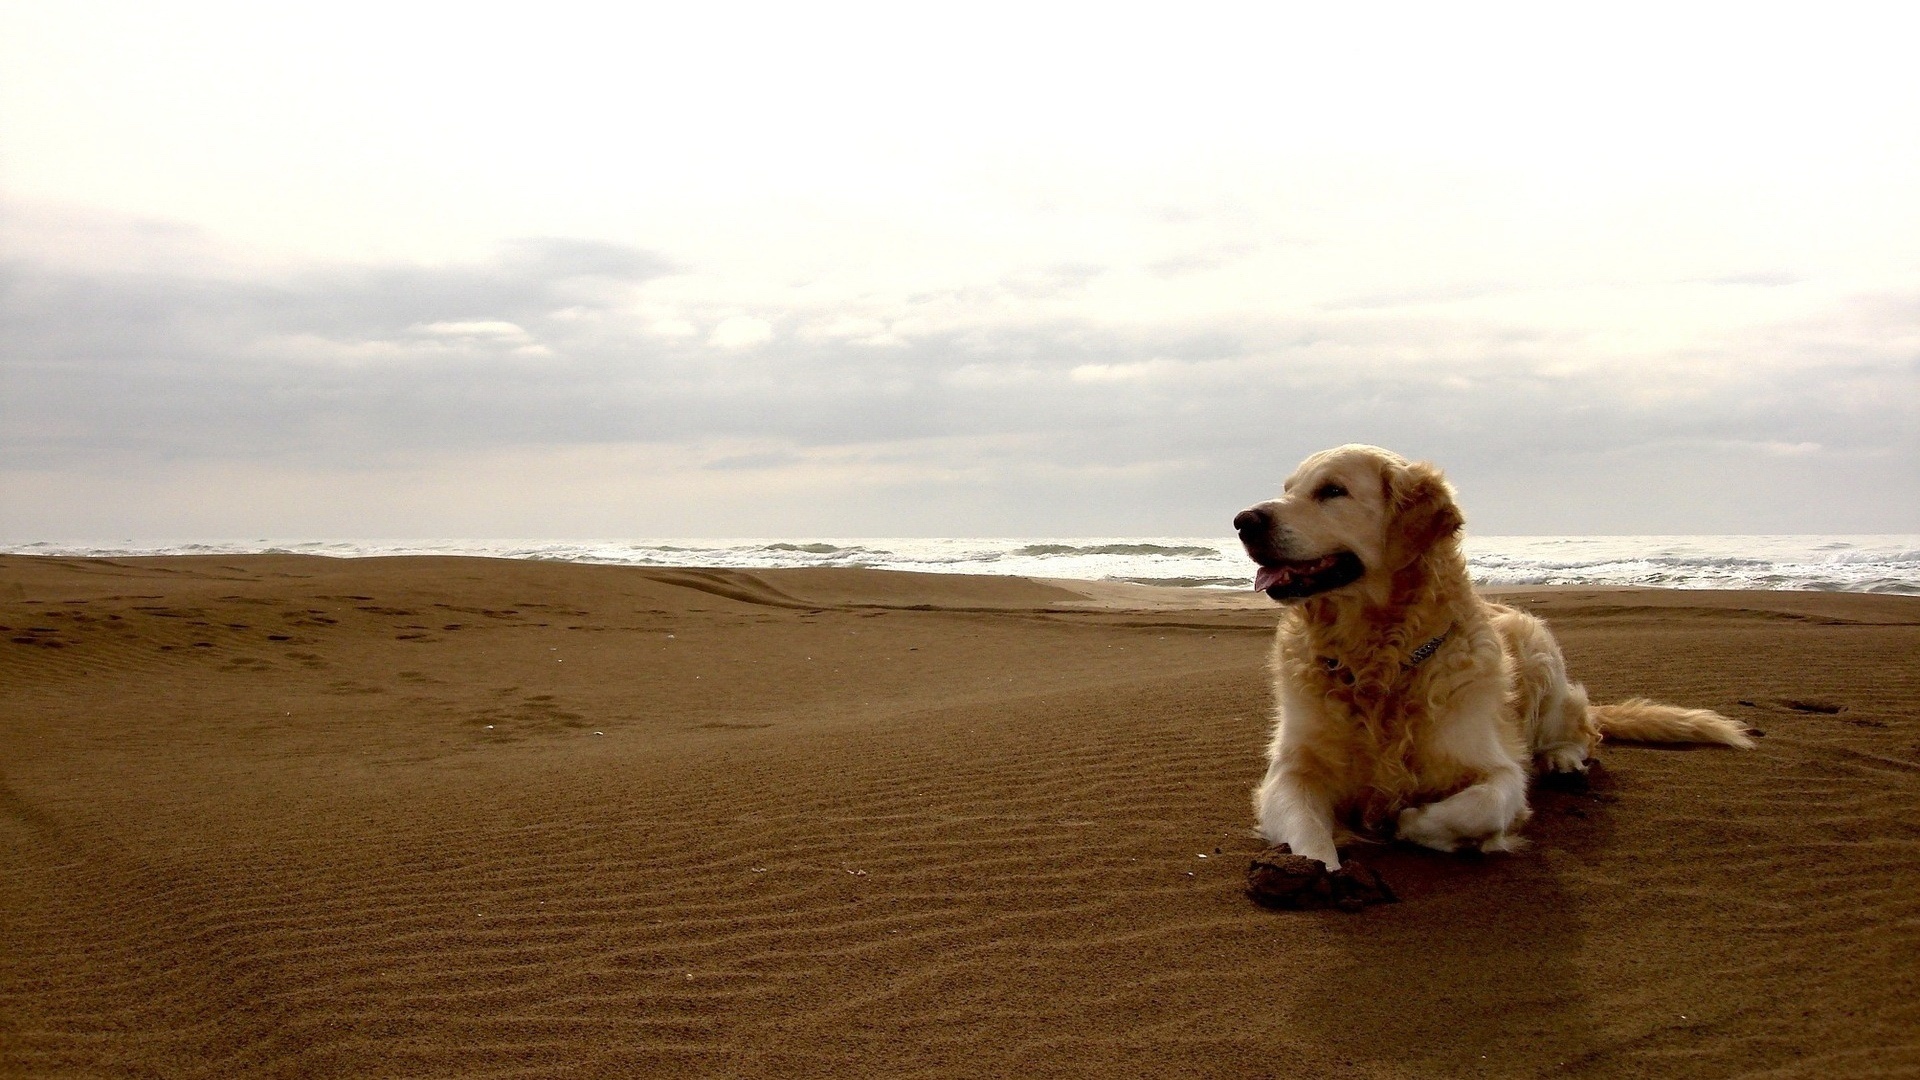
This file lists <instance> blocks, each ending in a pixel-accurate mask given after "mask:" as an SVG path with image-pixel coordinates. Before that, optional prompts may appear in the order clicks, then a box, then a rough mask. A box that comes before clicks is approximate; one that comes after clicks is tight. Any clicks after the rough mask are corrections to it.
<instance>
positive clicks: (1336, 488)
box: [1313, 484, 1347, 502]
mask: <svg viewBox="0 0 1920 1080" xmlns="http://www.w3.org/2000/svg"><path fill="white" fill-rule="evenodd" d="M1313 497H1314V498H1316V499H1318V500H1320V501H1321V502H1326V501H1327V500H1328V499H1344V498H1346V497H1347V489H1346V488H1343V487H1341V486H1340V485H1339V484H1321V485H1320V486H1319V487H1318V488H1317V489H1315V490H1314V493H1313Z"/></svg>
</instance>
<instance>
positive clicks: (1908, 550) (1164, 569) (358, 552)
mask: <svg viewBox="0 0 1920 1080" xmlns="http://www.w3.org/2000/svg"><path fill="white" fill-rule="evenodd" d="M1466 548H1467V557H1468V566H1469V567H1470V569H1471V571H1472V574H1473V578H1474V581H1475V582H1476V583H1478V584H1481V585H1492V586H1499V585H1650V586H1659V587H1662V588H1675V589H1814V590H1824V591H1836V592H1875V593H1902V594H1906V595H1920V536H1899V535H1893V536H1470V537H1468V538H1467V541H1466ZM0 552H5V553H9V554H41V555H86V556H127V555H212V554H220V555H232V554H248V553H265V552H277V553H293V554H307V555H330V556H336V557H340V558H360V557H367V556H378V555H485V556H493V557H498V558H510V559H545V560H551V561H555V562H587V563H610V564H615V565H628V566H698V567H743V568H757V567H801V566H842V567H871V568H876V569H883V570H918V571H926V572H933V573H949V574H1008V575H1025V576H1032V577H1054V578H1081V579H1088V580H1095V581H1099V580H1106V581H1134V582H1142V583H1145V584H1152V585H1191V586H1200V587H1205V588H1221V589H1245V588H1251V587H1252V581H1253V573H1252V569H1251V566H1252V564H1251V563H1249V562H1248V561H1247V557H1246V555H1245V554H1243V553H1242V552H1241V550H1240V545H1239V543H1238V542H1237V541H1235V540H1234V539H1233V538H1232V537H1230V536H1229V537H1149V538H1139V537H1127V538H1112V539H1087V538H1073V539H1055V538H1044V537H1017V538H1000V539H949V540H942V539H924V538H898V537H894V538H865V539H848V538H828V539H818V538H800V539H764V538H760V539H736V540H671V539H667V540H661V539H653V540H404V541H402V540H393V541H389V540H332V541H317V540H316V541H285V540H253V541H194V542H172V543H163V542H152V543H137V542H133V541H119V542H87V543H30V544H11V545H9V544H0Z"/></svg>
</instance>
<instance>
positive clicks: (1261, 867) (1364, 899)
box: [1247, 844, 1400, 912]
mask: <svg viewBox="0 0 1920 1080" xmlns="http://www.w3.org/2000/svg"><path fill="white" fill-rule="evenodd" d="M1247 897H1248V899H1250V900H1252V901H1253V902H1254V903H1256V904H1259V905H1260V906H1261V907H1270V908H1285V909H1291V910H1299V909H1304V908H1338V909H1340V910H1341V911H1348V912H1352V911H1360V910H1361V909H1363V908H1365V907H1366V906H1367V905H1369V904H1397V903H1399V902H1400V898H1399V897H1397V896H1395V895H1393V890H1392V889H1391V888H1389V887H1388V885H1387V882H1386V879H1385V878H1382V877H1381V876H1380V874H1379V873H1378V872H1377V871H1375V870H1374V869H1373V868H1372V867H1369V866H1366V865H1364V864H1362V863H1361V862H1360V860H1358V859H1355V858H1353V857H1352V856H1347V857H1346V858H1343V859H1342V860H1341V861H1340V869H1338V870H1334V871H1331V872H1329V871H1328V870H1327V864H1326V863H1323V862H1321V861H1320V860H1319V859H1309V858H1307V857H1306V856H1305V855H1295V854H1294V853H1293V851H1292V849H1290V848H1288V847H1287V845H1285V844H1281V845H1279V846H1278V847H1270V848H1268V849H1267V850H1265V851H1262V852H1260V853H1259V854H1258V855H1255V856H1254V857H1253V861H1252V862H1250V863H1249V864H1248V865H1247Z"/></svg>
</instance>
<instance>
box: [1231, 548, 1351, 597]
mask: <svg viewBox="0 0 1920 1080" xmlns="http://www.w3.org/2000/svg"><path fill="white" fill-rule="evenodd" d="M1366 572H1367V568H1366V567H1364V566H1362V565H1361V564H1360V557H1359V556H1357V555H1355V554H1354V553H1353V552H1351V551H1336V552H1334V553H1333V554H1331V555H1322V556H1320V557H1319V558H1317V559H1299V560H1293V561H1281V562H1277V563H1275V564H1273V565H1272V566H1265V565H1262V566H1261V567H1260V569H1259V570H1257V571H1255V573H1254V575H1253V587H1254V588H1255V589H1258V590H1260V591H1261V592H1263V593H1266V594H1267V595H1268V596H1271V597H1273V598H1274V599H1275V600H1294V599H1298V598H1300V597H1302V596H1312V595H1314V594H1315V593H1323V592H1326V591H1327V590H1329V589H1337V588H1339V587H1340V586H1342V585H1348V584H1351V583H1353V582H1355V581H1358V580H1360V577H1361V575H1362V574H1365V573H1366Z"/></svg>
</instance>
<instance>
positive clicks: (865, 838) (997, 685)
mask: <svg viewBox="0 0 1920 1080" xmlns="http://www.w3.org/2000/svg"><path fill="white" fill-rule="evenodd" d="M1511 598H1512V599H1513V600H1514V601H1515V602H1518V603H1522V604H1525V605H1526V606H1528V607H1530V608H1532V609H1534V610H1537V611H1539V612H1541V613H1542V614H1543V615H1545V616H1546V617H1547V618H1548V619H1549V620H1550V621H1551V622H1552V623H1553V625H1554V626H1555V628H1556V629H1557V630H1558V632H1559V633H1560V635H1561V638H1562V641H1563V643H1564V644H1565V646H1566V650H1567V653H1568V656H1569V660H1570V662H1571V664H1572V666H1573V668H1574V673H1575V676H1576V677H1577V678H1581V679H1583V680H1584V681H1585V682H1586V683H1587V685H1588V686H1589V688H1590V689H1591V690H1593V691H1594V694H1595V697H1596V700H1614V699H1618V698H1622V697H1627V696H1631V695H1636V694H1646V695H1650V696H1654V697H1658V698H1662V699H1664V700H1669V701H1674V702H1677V703H1684V704H1690V705H1703V706H1710V707H1714V708H1718V709H1721V710H1723V711H1726V712H1728V713H1729V714H1730V715H1735V716H1739V717H1741V718H1742V719H1745V720H1747V721H1749V722H1751V723H1754V724H1757V725H1758V726H1760V727H1761V728H1763V729H1765V731H1766V733H1767V738H1765V739H1764V740H1762V744H1761V748H1760V749H1759V750H1757V751H1755V752H1753V753H1748V754H1741V753H1736V752H1732V751H1719V750H1675V749H1654V748H1644V747H1631V746H1610V747H1608V748H1606V749H1605V750H1603V752H1602V762H1603V764H1602V765H1601V767H1600V768H1599V770H1598V771H1597V773H1596V776H1595V780H1594V783H1593V785H1592V787H1591V788H1590V790H1587V791H1585V792H1579V793H1573V792H1556V791H1542V792H1539V793H1538V794H1537V797H1536V808H1537V814H1536V817H1535V820H1534V822H1533V823H1532V824H1531V825H1530V826H1529V828H1528V835H1529V836H1530V837H1531V839H1532V840H1533V847H1532V849H1531V850H1529V851H1527V852H1525V853H1523V854H1519V855H1516V856H1510V857H1489V858H1484V859H1475V860H1469V859H1461V858H1452V857H1442V856H1436V855H1429V854H1424V853H1421V852H1416V851H1404V850H1399V849H1389V850H1385V851H1382V852H1380V853H1379V854H1378V855H1376V856H1374V858H1373V859H1372V863H1373V865H1375V866H1377V867H1378V868H1379V869H1380V870H1381V871H1382V872H1383V873H1384V874H1385V875H1386V876H1387V877H1388V879H1389V880H1390V881H1391V882H1392V883H1393V885H1394V887H1395V889H1396V890H1397V891H1398V893H1399V895H1400V896H1401V898H1402V901H1403V902H1402V903H1400V904H1397V905H1393V906H1387V907H1377V908H1371V909H1369V910H1367V911H1366V912H1364V913H1362V914H1359V915H1346V914H1342V913H1338V912H1324V911H1323V912H1291V913H1288V912H1273V911H1267V910H1263V909H1260V908H1257V907H1255V906H1253V905H1252V904H1250V903H1248V902H1247V900H1246V899H1245V898H1244V897H1243V896H1242V894H1241V885H1242V873H1243V871H1244V869H1245V867H1246V863H1247V859H1248V856H1249V855H1250V854H1251V853H1252V852H1253V851H1255V850H1256V849H1257V847H1258V846H1259V845H1258V844H1257V843H1256V841H1254V840H1253V839H1252V838H1251V836H1250V835H1249V833H1248V832H1247V827H1248V825H1249V808H1248V805H1247V794H1248V790H1249V788H1250V787H1251V785H1252V784H1253V782H1254V781H1255V779H1257V773H1258V770H1259V768H1260V766H1261V749H1262V744H1263V740H1264V737H1265V730H1264V729H1265V725H1266V721H1265V713H1266V709H1267V704H1266V700H1265V688H1264V685H1263V681H1262V677H1261V664H1262V659H1263V655H1264V650H1265V646H1266V641H1267V638H1268V635H1269V634H1270V632H1271V626H1272V621H1273V615H1272V611H1271V609H1270V607H1268V606H1267V604H1266V602H1265V601H1264V600H1262V599H1261V598H1258V597H1240V596H1221V595H1219V594H1212V593H1203V592H1192V591H1185V590H1154V589H1147V588H1144V587H1125V586H1100V585H1088V584H1086V583H1066V582H1039V581H1029V580H1024V579H1006V578H978V577H972V578H963V577H947V576H938V575H910V574H893V573H881V572H867V571H855V570H843V571H827V570H803V571H785V572H779V571H766V572H753V573H747V572H729V571H712V570H698V571H695V570H643V569H632V568H613V567H595V566H572V565H553V564H539V563H528V562H511V561H498V560H482V559H454V558H412V559H369V560H355V561H336V560H326V559H315V558H302V557H292V556H288V557H277V556H251V557H242V558H232V557H208V558H168V559H122V560H86V559H51V558H30V557H18V556H15V557H0V627H3V628H4V633H0V844H4V847H3V848H0V852H3V853H4V854H0V859H3V860H4V864H3V865H4V872H0V1073H4V1074H6V1075H21V1076H234V1075H276V1076H277V1075H287V1076H294V1075H297V1076H343V1077H344V1076H496V1075H498V1076H509V1075H511V1076H520V1075H540V1076H545V1075H562V1074H570V1075H584V1076H612V1075H635V1076H646V1075H659V1076H862V1075H875V1076H914V1075H930V1076H958V1075H978V1076H1005V1075H1013V1074H1020V1075H1029V1076H1042V1077H1051V1076H1063V1077H1064V1076H1092V1075H1112V1074H1114V1073H1115V1072H1116V1071H1118V1072H1121V1073H1125V1074H1136V1075H1207V1076H1231V1077H1254V1076H1274V1077H1292V1076H1302V1077H1305V1076H1312V1077H1408V1078H1412V1077H1431V1076H1444V1075H1542V1074H1548V1075H1555V1076H1560V1075H1565V1076H1622V1077H1625V1076H1647V1075H1672V1076H1736V1075H1739V1076H1749V1075H1750V1076H1770V1077H1771V1076H1833V1075H1848V1076H1872V1075H1885V1076H1895V1075H1915V1074H1916V1073H1920V1004H1916V1003H1917V1002H1920V985H1916V984H1917V983H1920V899H1916V885H1920V826H1916V825H1915V824H1914V816H1915V807H1916V806H1920V662H1917V661H1920V600H1914V599H1906V598H1897V597H1876V596H1859V595H1845V596H1841V595H1829V594H1797V593H1796V594H1774V593H1698V592H1687V593H1663V592H1647V591H1627V590H1581V589H1558V590H1554V589H1541V590H1525V591H1521V592H1517V593H1515V594H1512V597H1511Z"/></svg>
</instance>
